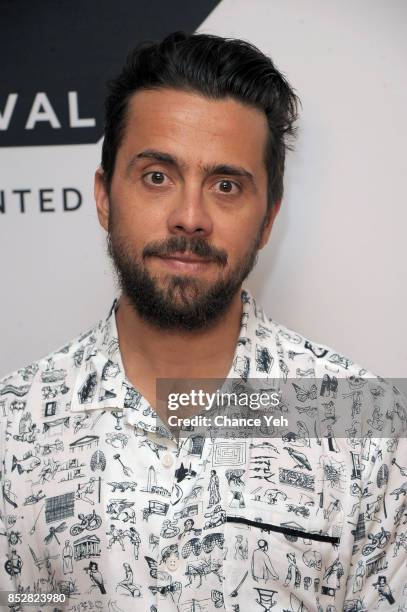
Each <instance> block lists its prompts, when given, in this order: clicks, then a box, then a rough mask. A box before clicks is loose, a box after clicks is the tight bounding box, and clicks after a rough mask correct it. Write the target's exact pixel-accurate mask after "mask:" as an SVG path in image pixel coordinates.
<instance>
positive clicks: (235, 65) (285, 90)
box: [102, 32, 301, 211]
mask: <svg viewBox="0 0 407 612" xmlns="http://www.w3.org/2000/svg"><path fill="white" fill-rule="evenodd" d="M164 87H169V88H172V89H179V90H183V91H192V92H195V93H199V94H201V95H203V96H206V97H208V98H211V99H222V98H226V97H231V98H234V99H236V100H238V101H239V102H242V103H244V104H248V105H250V106H253V107H255V108H257V109H260V110H261V111H263V112H264V113H265V115H266V117H267V122H268V127H269V134H268V140H267V147H266V151H265V165H266V169H267V175H268V211H269V210H270V209H271V207H272V205H273V203H274V202H276V201H278V200H281V199H282V197H283V176H284V165H285V155H286V151H287V150H292V149H293V145H292V142H293V140H294V137H295V135H296V130H297V128H296V127H295V126H294V124H295V121H296V120H297V118H298V107H299V105H300V104H301V102H300V100H299V98H298V96H297V95H296V94H295V93H294V90H293V88H292V87H291V86H290V84H289V83H288V81H287V79H286V78H285V76H284V75H283V74H282V73H281V72H279V71H278V70H277V68H276V67H275V65H274V64H273V62H272V60H271V59H270V58H269V57H267V56H266V55H264V53H262V52H261V51H260V50H259V49H257V47H255V46H254V45H252V44H251V43H249V42H246V41H244V40H240V39H234V38H222V37H220V36H213V35H210V34H192V35H188V34H185V33H184V32H174V33H172V34H170V35H168V36H167V37H166V38H164V39H163V40H162V41H161V42H158V43H157V42H150V41H148V42H143V43H141V44H139V45H138V46H137V47H136V48H135V49H134V50H133V51H131V52H130V53H129V55H128V57H127V61H126V63H125V65H124V66H123V68H122V71H121V72H120V74H119V75H118V76H117V77H116V78H115V79H112V80H110V81H109V82H108V94H107V97H106V101H105V136H104V141H103V148H102V169H103V171H104V176H105V182H106V185H107V188H108V189H109V190H110V186H111V181H112V177H113V172H114V167H115V160H116V155H117V151H118V148H119V147H120V144H121V141H122V138H123V134H124V130H125V128H126V117H127V108H128V101H129V99H130V97H131V96H132V95H133V94H134V93H135V92H136V91H139V90H142V89H159V88H164Z"/></svg>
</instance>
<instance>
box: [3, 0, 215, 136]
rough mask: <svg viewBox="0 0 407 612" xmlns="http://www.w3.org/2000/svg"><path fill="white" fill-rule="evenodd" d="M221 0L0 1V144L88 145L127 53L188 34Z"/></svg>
mask: <svg viewBox="0 0 407 612" xmlns="http://www.w3.org/2000/svg"><path fill="white" fill-rule="evenodd" d="M219 1H220V0H199V1H193V0H170V1H169V0H117V1H115V2H113V1H112V0H82V1H78V0H77V1H72V0H58V2H55V0H41V1H39V2H32V1H31V0H28V1H27V0H13V1H12V2H11V1H7V0H0V57H1V60H2V61H1V90H0V144H1V145H2V146H32V145H55V144H81V143H94V142H97V141H98V140H99V138H101V136H102V134H103V124H102V116H103V99H104V95H105V91H106V90H105V84H106V81H107V80H108V79H109V78H111V77H112V76H114V75H115V74H116V73H117V71H118V69H119V68H120V66H121V65H122V63H123V61H124V59H125V57H126V55H127V53H128V51H129V50H130V49H131V48H133V47H134V46H135V45H136V44H137V43H138V42H140V41H141V40H145V39H151V40H159V39H160V38H162V37H163V36H165V35H166V34H168V33H170V32H172V31H174V30H184V31H185V32H194V31H195V30H196V29H197V28H198V27H199V26H200V25H201V23H202V22H203V21H204V20H205V19H206V17H207V16H208V14H209V13H210V12H211V11H212V10H213V9H214V8H215V7H216V5H217V4H219Z"/></svg>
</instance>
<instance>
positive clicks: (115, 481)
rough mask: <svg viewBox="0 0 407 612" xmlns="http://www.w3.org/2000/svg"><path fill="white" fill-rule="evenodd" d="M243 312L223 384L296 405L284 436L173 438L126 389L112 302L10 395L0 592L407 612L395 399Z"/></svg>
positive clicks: (247, 299) (126, 603) (5, 400)
mask: <svg viewBox="0 0 407 612" xmlns="http://www.w3.org/2000/svg"><path fill="white" fill-rule="evenodd" d="M241 299H242V319H241V330H240V336H239V339H238V342H237V346H236V349H235V354H234V358H233V362H232V365H231V369H230V372H229V375H228V379H229V378H230V379H235V380H236V379H238V380H239V379H240V380H242V381H247V380H249V379H257V380H260V381H262V383H263V386H264V387H267V385H268V384H271V383H272V382H275V381H279V385H280V388H283V390H284V389H285V390H287V391H288V390H289V389H290V391H291V392H293V393H294V401H293V402H292V410H293V411H294V414H295V418H294V420H293V419H291V420H290V423H289V426H288V428H287V427H286V428H285V429H283V430H281V431H282V433H281V434H280V435H279V436H275V437H273V438H268V437H264V436H263V437H261V436H260V437H252V436H246V437H233V436H231V437H228V436H225V437H216V436H210V435H202V433H199V432H198V433H197V432H196V431H195V430H194V428H191V430H190V431H188V432H187V433H185V437H184V438H182V439H180V440H179V441H178V440H177V439H176V438H175V437H173V436H172V435H171V433H170V432H169V430H168V428H167V427H166V426H165V425H164V424H163V423H162V422H161V421H160V420H159V419H158V418H157V415H156V413H155V411H154V410H153V408H152V407H151V406H150V405H149V403H148V401H147V400H146V399H145V398H144V397H143V396H142V395H141V394H140V393H139V392H138V391H137V389H136V388H135V387H134V386H133V385H132V384H131V383H130V382H129V381H128V380H127V379H126V376H125V373H124V368H123V364H122V360H121V356H120V347H119V341H118V335H117V328H116V318H115V310H116V308H117V306H116V304H117V302H116V301H115V303H114V304H113V306H112V308H111V310H110V312H109V314H108V316H107V318H106V319H105V320H102V321H100V322H99V323H98V324H97V325H96V326H95V327H93V328H92V329H90V330H89V331H87V332H86V333H84V334H82V335H81V336H79V337H78V338H76V339H75V340H73V341H72V342H70V343H69V344H67V345H65V346H63V347H62V348H60V349H59V350H57V351H55V352H53V353H52V354H50V355H48V356H47V357H45V358H43V359H41V360H39V361H37V362H35V363H32V364H31V365H29V366H27V367H25V368H22V369H19V370H18V371H16V372H15V373H13V374H11V375H10V376H7V377H5V378H4V379H3V380H2V381H1V382H0V414H1V415H2V418H1V420H0V422H1V428H2V432H1V436H0V440H1V447H0V448H1V459H2V471H1V476H2V486H1V491H2V501H1V505H0V519H1V525H0V529H1V534H0V535H1V538H0V563H1V571H0V576H1V579H0V590H7V591H16V592H19V593H21V594H29V593H49V592H52V593H61V594H62V593H63V594H65V595H66V597H67V603H66V604H65V606H64V607H63V606H62V604H59V605H55V607H54V610H59V609H64V610H69V611H71V612H84V611H89V610H95V611H96V610H99V611H105V610H106V611H108V612H120V611H123V612H126V611H130V610H140V611H145V612H155V611H159V612H167V611H179V612H193V611H197V610H205V611H208V612H209V611H212V610H228V611H234V612H247V611H248V610H250V611H253V612H254V611H259V612H260V611H262V610H264V611H268V610H271V609H272V608H274V609H275V610H280V611H283V610H288V611H294V610H295V611H299V610H301V611H303V612H305V611H306V610H310V611H311V610H317V611H318V612H335V611H338V612H339V610H346V611H347V612H353V611H355V612H356V611H362V610H369V611H370V610H374V609H376V608H379V609H381V610H399V611H401V610H407V571H406V566H407V563H406V559H407V537H406V533H405V532H406V528H405V525H406V523H407V505H406V503H407V453H406V442H405V437H404V436H402V435H397V432H399V431H404V430H405V425H406V414H407V412H406V406H405V402H404V401H403V397H402V395H401V394H400V392H399V391H398V389H397V388H396V387H395V386H393V385H391V384H390V383H389V382H387V381H385V380H384V379H382V378H380V377H376V376H375V375H374V374H372V373H370V372H367V371H366V370H365V369H363V368H361V367H360V366H358V365H357V364H355V363H353V362H352V361H351V360H350V359H347V358H346V357H344V356H343V355H340V354H338V353H337V352H335V351H333V350H331V349H330V348H328V347H326V346H316V345H315V344H312V343H311V342H310V341H309V340H306V339H305V338H304V337H302V336H301V335H300V334H298V333H295V332H293V331H291V330H289V329H287V328H286V327H284V326H282V325H280V324H278V323H276V322H275V321H273V320H272V319H270V318H268V317H267V316H266V315H265V313H264V311H263V309H262V308H261V307H260V306H259V305H258V304H257V303H256V301H255V299H254V298H253V296H252V295H251V294H250V292H249V291H248V290H247V289H243V290H242V292H241ZM338 381H341V383H343V384H344V385H346V389H347V390H348V392H347V393H338ZM344 388H345V387H344ZM339 395H341V396H342V397H339ZM339 401H341V402H342V404H341V405H339ZM368 402H370V404H369V405H371V406H373V412H372V413H371V414H370V416H369V415H368V416H369V418H367V416H366V415H364V414H363V410H364V405H365V404H367V403H368ZM343 406H346V416H347V418H348V419H349V422H350V427H349V428H347V429H346V435H345V434H343V435H341V431H342V432H343V431H345V429H344V428H342V430H341V429H340V425H341V419H342V418H344V416H343V415H344V413H345V410H344V408H343ZM364 416H366V427H365V428H364V429H363V431H364V434H363V436H359V437H358V436H357V435H356V434H355V433H354V432H353V433H352V431H353V430H352V426H353V425H354V424H355V423H359V422H360V421H362V420H363V418H364ZM370 417H371V418H370ZM317 421H318V422H319V423H322V424H323V425H324V426H325V429H324V432H325V433H324V435H319V434H318V433H317V429H316V423H317ZM338 428H339V429H338ZM15 609H25V608H24V607H22V608H18V607H16V608H15ZM27 609H30V610H34V609H38V610H42V609H43V606H41V605H39V606H38V607H37V608H35V606H34V607H32V606H31V607H30V608H27Z"/></svg>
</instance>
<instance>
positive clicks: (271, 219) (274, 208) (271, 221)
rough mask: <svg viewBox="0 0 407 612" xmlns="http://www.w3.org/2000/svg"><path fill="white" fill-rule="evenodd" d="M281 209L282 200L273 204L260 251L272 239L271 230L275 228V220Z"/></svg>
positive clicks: (268, 214)
mask: <svg viewBox="0 0 407 612" xmlns="http://www.w3.org/2000/svg"><path fill="white" fill-rule="evenodd" d="M280 208H281V200H276V201H275V202H273V205H272V207H271V209H270V210H269V211H268V212H267V221H266V224H265V226H264V228H263V233H262V237H261V241H260V245H259V250H260V249H262V248H263V247H265V246H266V244H267V242H268V240H269V238H270V232H271V228H272V227H273V224H274V221H275V218H276V217H277V214H278V212H279V210H280Z"/></svg>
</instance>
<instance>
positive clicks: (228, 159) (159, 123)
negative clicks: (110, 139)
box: [118, 88, 268, 172]
mask: <svg viewBox="0 0 407 612" xmlns="http://www.w3.org/2000/svg"><path fill="white" fill-rule="evenodd" d="M267 135H268V125H267V120H266V116H265V114H264V113H263V112H262V111H261V110H259V109H257V108H255V107H253V106H249V105H246V104H243V103H241V102H239V101H237V100H235V99H232V98H224V99H220V100H213V99H209V98H206V97H204V96H202V95H200V94H198V93H192V92H186V91H179V90H175V89H169V88H162V89H157V90H142V91H139V92H137V93H135V94H133V96H132V97H131V98H130V100H129V102H128V109H127V118H126V125H125V130H124V135H123V139H122V143H121V146H120V148H119V151H118V159H119V157H122V158H124V160H126V159H127V158H128V156H131V155H134V154H135V153H137V150H138V149H140V150H143V149H145V148H156V149H158V150H160V151H166V152H168V153H172V154H174V155H176V156H177V157H179V158H180V159H183V160H185V162H186V163H187V164H195V163H196V164H200V163H202V164H205V163H213V162H216V163H234V164H238V165H244V166H245V167H247V168H248V169H249V170H252V171H253V172H255V171H256V169H257V170H259V167H261V168H264V159H265V147H266V142H267Z"/></svg>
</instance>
